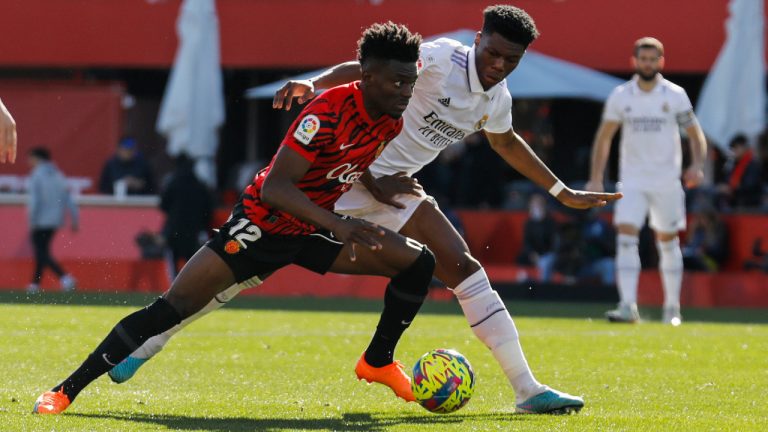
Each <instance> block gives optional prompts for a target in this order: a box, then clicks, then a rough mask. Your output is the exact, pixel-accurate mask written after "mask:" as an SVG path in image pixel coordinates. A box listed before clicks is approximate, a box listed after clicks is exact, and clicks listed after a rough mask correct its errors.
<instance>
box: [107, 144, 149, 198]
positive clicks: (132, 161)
mask: <svg viewBox="0 0 768 432" xmlns="http://www.w3.org/2000/svg"><path fill="white" fill-rule="evenodd" d="M118 181H120V182H124V184H125V186H124V187H125V193H127V194H128V195H150V194H153V193H155V190H154V187H155V181H154V176H153V175H152V169H151V168H150V166H149V163H148V162H147V160H146V159H144V156H142V155H141V153H139V150H138V148H137V144H136V140H135V139H133V138H130V137H126V138H123V139H121V140H120V143H119V144H118V146H117V151H116V152H115V155H114V156H112V157H111V158H110V159H109V160H108V161H107V162H106V164H105V165H104V169H103V170H102V171H101V178H100V180H99V192H101V193H104V194H110V195H111V194H113V193H115V185H116V183H117V182H118Z"/></svg>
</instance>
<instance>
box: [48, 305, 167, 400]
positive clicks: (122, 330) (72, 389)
mask: <svg viewBox="0 0 768 432" xmlns="http://www.w3.org/2000/svg"><path fill="white" fill-rule="evenodd" d="M180 322H181V317H180V316H179V314H178V312H176V309H174V308H173V306H171V305H170V303H168V302H167V301H166V300H165V299H164V298H162V297H160V298H158V299H157V300H156V301H155V302H154V303H152V304H151V305H149V306H147V307H145V308H144V309H141V310H139V311H136V312H134V313H132V314H130V315H128V316H127V317H125V318H123V319H122V320H121V321H120V322H119V323H117V325H116V326H115V327H114V328H112V331H111V332H109V334H108V335H107V337H106V338H104V340H103V341H102V342H101V344H99V346H98V347H96V349H95V350H94V351H93V352H92V353H91V354H90V355H89V356H88V358H87V359H85V361H84V362H83V364H82V365H80V367H79V368H77V370H76V371H75V372H73V373H72V375H70V376H69V377H68V378H67V379H65V380H64V381H63V382H62V383H61V384H59V385H57V386H56V387H54V388H53V391H59V390H60V389H62V388H63V389H64V394H66V395H67V397H68V398H69V401H70V402H72V401H73V400H75V398H76V397H77V395H78V394H79V393H80V392H81V391H82V390H83V389H84V388H85V387H86V386H87V385H88V384H90V383H91V382H92V381H93V380H95V379H96V378H98V377H100V376H101V375H103V374H104V373H106V372H108V371H109V370H110V369H112V367H114V366H115V365H116V364H118V363H120V362H121V361H122V360H123V359H125V358H126V357H128V355H129V354H130V353H132V352H133V351H135V350H136V348H138V347H140V346H141V345H142V344H143V343H144V342H145V341H146V340H147V339H149V338H151V337H152V336H155V335H157V334H160V333H162V332H164V331H166V330H168V329H169V328H171V327H173V326H175V325H176V324H178V323H180Z"/></svg>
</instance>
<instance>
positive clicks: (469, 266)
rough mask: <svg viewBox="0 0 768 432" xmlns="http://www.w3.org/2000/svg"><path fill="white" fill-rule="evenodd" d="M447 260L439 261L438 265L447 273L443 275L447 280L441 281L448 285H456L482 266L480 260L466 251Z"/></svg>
mask: <svg viewBox="0 0 768 432" xmlns="http://www.w3.org/2000/svg"><path fill="white" fill-rule="evenodd" d="M447 261H448V262H447V263H445V262H442V261H441V262H440V265H441V267H442V268H443V269H444V271H445V272H446V273H447V274H446V275H445V278H446V279H447V280H444V281H443V282H445V283H447V284H449V286H456V285H457V284H459V283H461V282H462V281H464V280H465V279H466V278H468V277H470V276H472V275H473V274H475V273H477V272H478V270H480V269H481V268H483V267H482V265H480V262H479V261H477V260H476V259H475V258H474V257H473V256H472V255H471V254H470V253H469V252H467V251H465V252H463V253H462V254H461V255H458V256H456V257H455V258H453V259H449V260H447Z"/></svg>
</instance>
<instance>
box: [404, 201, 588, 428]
mask: <svg viewBox="0 0 768 432" xmlns="http://www.w3.org/2000/svg"><path fill="white" fill-rule="evenodd" d="M400 232H401V233H402V234H403V235H407V236H409V237H412V238H413V239H415V240H417V241H420V242H422V243H425V244H426V245H427V247H429V248H430V249H431V250H432V251H433V252H434V253H435V257H436V259H437V266H436V268H435V275H436V276H437V277H438V278H439V279H440V280H442V281H443V282H445V283H446V284H448V286H453V287H455V288H454V290H453V292H454V294H455V295H456V297H457V299H458V300H459V304H460V305H461V309H462V311H464V315H465V317H466V318H467V321H468V322H469V325H470V327H471V328H472V331H473V332H474V334H475V336H477V338H478V339H480V340H481V341H482V342H483V343H484V344H485V345H486V346H487V347H488V348H489V349H490V350H491V352H492V354H493V356H494V358H496V361H497V362H498V363H499V365H500V366H501V368H502V370H503V371H504V374H505V375H506V376H507V379H508V380H509V382H510V384H512V387H513V388H514V390H515V397H516V405H517V410H518V411H519V412H526V413H556V412H565V411H570V410H575V411H578V410H579V409H581V407H582V406H583V405H584V401H583V400H582V399H581V398H580V397H576V396H571V395H569V394H566V393H561V392H558V391H556V390H552V389H550V388H549V387H547V386H545V385H542V384H540V383H539V382H538V381H536V378H535V377H534V376H533V372H532V371H531V369H530V367H529V366H528V362H527V361H526V359H525V355H524V354H523V350H522V347H521V346H520V340H519V336H518V332H517V328H516V326H515V322H514V321H513V320H512V317H511V316H510V314H509V312H508V311H507V309H506V307H505V306H504V302H502V300H501V298H499V295H498V293H497V292H496V291H494V290H493V288H492V287H491V283H490V281H489V280H488V276H487V275H486V274H485V270H483V269H482V267H481V266H480V263H478V262H477V261H476V260H475V259H474V258H472V256H471V255H470V252H469V248H468V247H467V244H466V243H465V242H464V240H463V239H462V238H461V236H460V235H459V233H458V232H457V231H456V230H455V229H454V228H453V226H452V225H451V223H450V222H449V221H448V219H447V218H446V217H445V215H443V213H442V212H441V211H440V210H439V209H438V208H437V206H436V204H435V203H434V202H433V201H432V200H426V201H423V202H421V203H420V204H419V206H418V208H417V209H416V211H415V212H413V214H412V215H411V216H410V218H409V219H408V221H407V223H406V224H405V226H403V228H402V229H401V231H400Z"/></svg>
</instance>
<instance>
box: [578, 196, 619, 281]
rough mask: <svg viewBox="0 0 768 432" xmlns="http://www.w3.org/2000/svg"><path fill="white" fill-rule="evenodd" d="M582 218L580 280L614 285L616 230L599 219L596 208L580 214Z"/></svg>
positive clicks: (598, 212)
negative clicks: (585, 279)
mask: <svg viewBox="0 0 768 432" xmlns="http://www.w3.org/2000/svg"><path fill="white" fill-rule="evenodd" d="M580 214H581V215H582V218H583V222H582V228H581V251H582V252H581V256H582V257H583V263H582V269H581V272H580V273H579V277H580V278H581V279H584V278H589V279H592V278H596V279H598V280H599V281H600V282H601V283H602V284H603V285H613V284H614V283H616V268H615V264H614V256H616V230H615V229H614V228H613V226H612V225H611V224H610V223H608V222H607V221H605V220H604V219H601V218H600V211H599V210H598V209H596V208H593V209H590V210H587V211H584V212H582V213H580Z"/></svg>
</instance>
